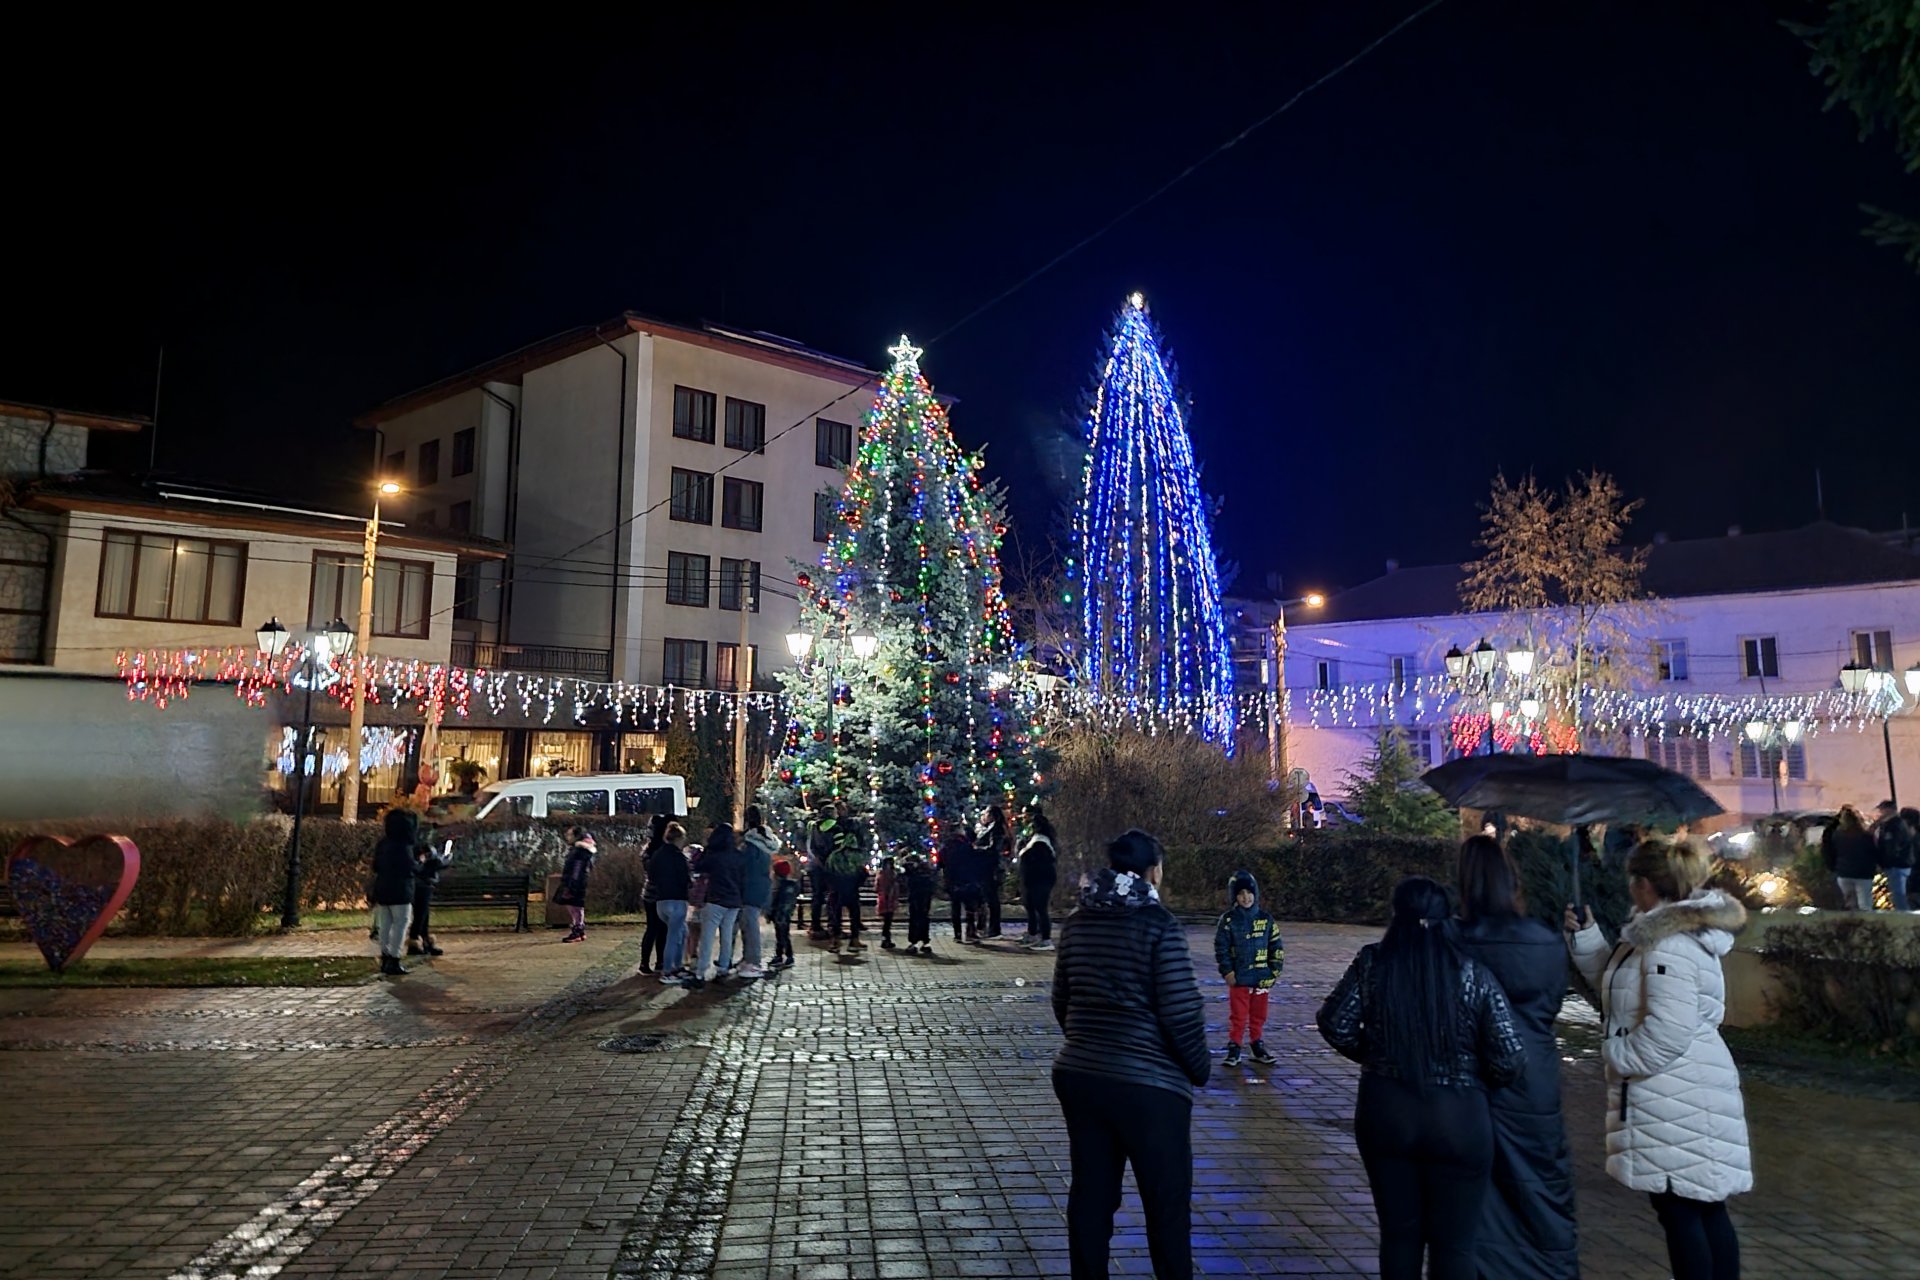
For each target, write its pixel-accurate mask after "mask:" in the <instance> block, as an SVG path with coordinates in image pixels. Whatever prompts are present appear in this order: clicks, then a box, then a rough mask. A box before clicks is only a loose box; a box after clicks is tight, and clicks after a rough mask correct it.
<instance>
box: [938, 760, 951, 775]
mask: <svg viewBox="0 0 1920 1280" xmlns="http://www.w3.org/2000/svg"><path fill="white" fill-rule="evenodd" d="M940 772H941V774H942V775H943V776H944V775H946V774H949V773H952V772H953V761H951V760H942V761H941V762H940Z"/></svg>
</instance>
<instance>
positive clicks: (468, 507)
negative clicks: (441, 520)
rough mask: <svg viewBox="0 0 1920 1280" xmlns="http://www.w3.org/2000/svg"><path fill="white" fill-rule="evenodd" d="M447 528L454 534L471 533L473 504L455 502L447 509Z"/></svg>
mask: <svg viewBox="0 0 1920 1280" xmlns="http://www.w3.org/2000/svg"><path fill="white" fill-rule="evenodd" d="M447 528H449V529H451V530H453V531H454V532H455V533H471V532H473V504H472V503H471V502H456V503H454V504H453V505H452V506H450V507H448V508H447Z"/></svg>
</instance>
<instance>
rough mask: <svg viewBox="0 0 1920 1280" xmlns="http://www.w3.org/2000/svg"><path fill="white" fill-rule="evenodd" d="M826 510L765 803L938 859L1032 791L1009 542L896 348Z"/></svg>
mask: <svg viewBox="0 0 1920 1280" xmlns="http://www.w3.org/2000/svg"><path fill="white" fill-rule="evenodd" d="M890 353H891V354H892V356H893V368H892V369H891V371H890V372H889V373H888V374H887V376H886V378H885V380H884V382H883V383H882V385H881V388H880V392H879V394H878V396H877V397H876V398H875V399H874V403H873V408H872V409H871V410H869V411H868V413H867V417H866V424H865V427H864V429H863V430H862V432H861V437H860V447H859V449H858V450H857V451H856V453H855V456H854V458H853V460H852V463H851V465H849V467H848V468H847V476H846V484H845V487H844V488H843V489H842V490H841V492H840V494H839V495H838V498H837V500H836V503H835V521H834V525H833V529H832V535H831V538H830V540H829V542H828V544H827V549H826V551H825V552H824V553H822V555H821V557H820V564H819V565H818V566H817V567H806V568H803V567H801V566H797V565H796V566H795V567H796V574H795V579H796V581H797V582H798V583H799V584H800V588H801V590H800V597H801V602H800V612H801V618H800V626H799V629H798V631H797V632H796V635H799V636H805V637H807V639H806V640H805V641H804V643H805V644H806V646H807V647H806V652H805V654H804V656H802V657H801V658H800V659H799V660H798V661H797V662H796V664H795V666H794V667H793V668H792V669H791V670H789V671H787V672H786V673H784V674H783V675H782V676H781V687H782V689H783V691H784V693H785V695H786V698H787V706H788V712H789V716H790V719H789V721H788V725H787V734H786V739H785V743H784V748H785V749H784V752H783V754H782V755H781V757H780V759H779V761H778V762H777V763H776V765H775V773H774V778H773V780H772V781H771V783H770V784H769V786H768V789H767V798H768V799H769V800H770V801H771V802H773V803H774V804H775V805H777V806H781V807H783V808H785V809H786V810H787V812H788V814H789V815H790V819H797V817H798V813H799V810H800V809H802V808H804V807H806V806H809V805H812V804H817V803H819V802H820V801H821V800H823V799H830V798H844V799H846V800H847V801H848V802H849V803H850V804H851V805H852V807H853V810H854V812H855V814H856V815H857V817H858V819H859V820H860V821H862V822H864V823H866V824H868V826H869V829H870V830H871V833H872V845H873V848H874V849H875V850H876V851H884V850H896V849H898V850H905V849H912V848H918V849H923V850H933V849H935V848H937V847H938V844H939V841H940V839H941V836H942V833H943V832H944V831H946V830H947V829H949V828H950V827H952V826H953V825H955V824H963V825H970V824H971V823H972V822H973V820H974V818H975V817H976V815H977V814H978V813H979V811H980V810H981V809H983V808H985V807H986V806H987V805H989V804H1018V803H1021V802H1022V801H1024V799H1025V798H1027V797H1030V796H1031V795H1032V794H1033V793H1034V790H1035V788H1036V787H1038V786H1039V785H1040V781H1041V780H1040V776H1039V774H1038V772H1037V763H1038V762H1037V759H1036V755H1035V751H1034V749H1033V744H1032V739H1031V733H1030V724H1029V718H1028V716H1027V714H1026V712H1025V710H1024V705H1023V703H1022V702H1021V700H1020V697H1019V695H1018V693H1017V691H1016V690H1014V689H1013V688H1012V687H1010V686H1011V683H1012V678H1013V675H1014V666H1013V660H1014V641H1013V629H1012V622H1011V617H1010V614H1009V612H1008V609H1007V602H1006V598H1005V596H1004V595H1003V594H1002V591H1001V583H1000V560H999V548H1000V539H1001V535H1002V534H1003V533H1004V532H1005V526H1004V524H1003V523H1002V518H1001V515H1000V503H999V499H998V495H997V494H996V493H995V492H994V491H993V490H992V489H990V488H988V487H987V486H986V485H984V484H983V483H982V481H981V478H980V471H981V465H982V464H981V459H980V458H979V457H977V456H969V455H967V454H965V453H963V452H961V450H960V447H959V446H958V445H957V444H956V443H955V442H954V439H953V433H952V430H951V429H950V428H949V426H948V424H947V413H946V409H945V407H944V406H942V405H941V404H940V402H939V401H938V400H936V399H935V398H934V394H933V390H932V388H931V387H930V386H929V385H928V383H927V380H926V378H925V377H924V376H922V374H921V372H920V364H919V358H920V352H919V350H918V349H916V348H914V347H913V346H911V345H909V344H908V342H907V340H906V339H905V338H902V339H901V340H900V343H899V345H898V346H896V347H893V348H891V349H890Z"/></svg>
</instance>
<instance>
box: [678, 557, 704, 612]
mask: <svg viewBox="0 0 1920 1280" xmlns="http://www.w3.org/2000/svg"><path fill="white" fill-rule="evenodd" d="M710 563H711V561H709V560H708V558H707V557H706V556H695V555H688V554H687V553H686V552H684V551H669V552H667V603H668V604H685V605H692V606H693V607H694V608H696V609H704V608H706V607H707V569H708V566H709V564H710Z"/></svg>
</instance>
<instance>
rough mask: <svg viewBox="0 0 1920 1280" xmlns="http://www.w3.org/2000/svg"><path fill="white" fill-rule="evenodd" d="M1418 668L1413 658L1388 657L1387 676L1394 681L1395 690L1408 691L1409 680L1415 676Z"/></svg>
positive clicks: (1398, 691) (1399, 691)
mask: <svg viewBox="0 0 1920 1280" xmlns="http://www.w3.org/2000/svg"><path fill="white" fill-rule="evenodd" d="M1418 670H1419V669H1418V667H1416V666H1415V665H1414V660H1413V659H1412V658H1388V659H1387V678H1388V679H1389V680H1391V681H1392V682H1393V687H1394V691H1395V692H1397V693H1405V692H1406V691H1407V684H1408V682H1409V681H1411V680H1412V679H1413V678H1414V676H1415V674H1416V673H1417V672H1418Z"/></svg>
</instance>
